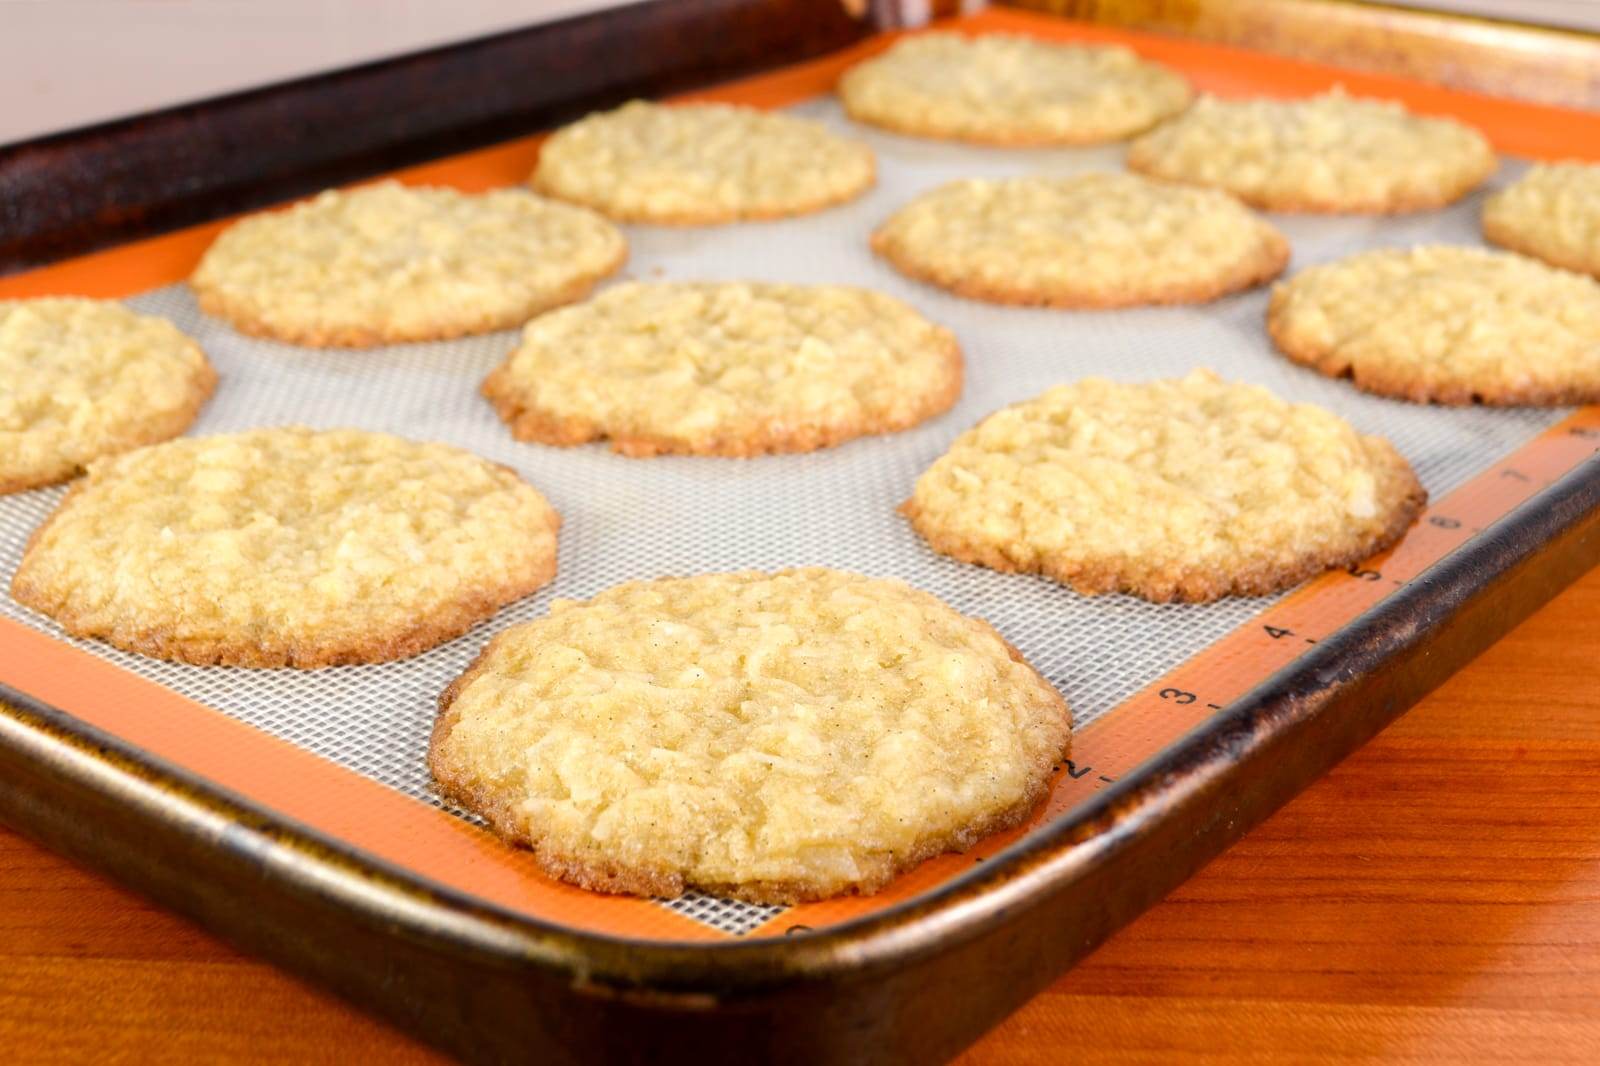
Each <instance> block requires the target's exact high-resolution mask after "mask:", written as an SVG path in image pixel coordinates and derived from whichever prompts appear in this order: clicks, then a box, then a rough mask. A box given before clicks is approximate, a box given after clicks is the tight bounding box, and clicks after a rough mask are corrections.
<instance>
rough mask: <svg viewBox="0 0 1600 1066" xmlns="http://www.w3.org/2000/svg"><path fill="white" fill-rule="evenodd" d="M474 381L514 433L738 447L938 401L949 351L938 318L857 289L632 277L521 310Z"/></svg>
mask: <svg viewBox="0 0 1600 1066" xmlns="http://www.w3.org/2000/svg"><path fill="white" fill-rule="evenodd" d="M483 391H484V394H485V395H486V396H488V398H489V400H490V401H491V402H492V403H493V404H494V406H495V410H497V411H498V412H499V413H500V417H501V418H503V419H504V420H505V421H506V423H507V424H509V425H510V426H511V429H512V432H513V433H514V434H515V435H516V437H517V439H519V440H533V441H539V442H541V443H544V444H562V445H566V444H582V443H584V442H586V441H591V440H598V439H602V438H609V439H610V441H611V446H612V448H614V449H616V450H617V451H619V452H622V453H624V454H626V455H633V456H649V455H659V454H661V453H663V452H677V453H687V454H694V455H723V456H750V455H759V454H763V453H767V452H798V451H810V450H811V449H814V448H823V447H828V446H830V445H833V444H838V443H840V442H841V441H845V440H849V439H850V438H852V437H858V436H861V435H863V434H869V433H889V432H893V431H895V430H901V429H906V428H908V427H910V426H913V425H915V424H917V423H918V422H921V421H923V420H925V419H927V418H930V417H932V416H933V415H936V414H938V413H940V412H942V411H945V410H947V409H948V408H949V407H950V405H951V404H953V403H954V402H955V400H956V397H957V396H958V395H959V394H960V392H961V352H960V349H959V348H958V347H957V345H956V340H955V337H953V336H952V335H951V334H950V331H949V330H946V329H943V328H941V327H939V326H936V325H934V324H933V323H931V322H929V321H928V320H927V319H925V318H923V317H922V316H921V315H919V314H917V313H916V312H915V311H913V310H912V309H911V308H909V307H907V306H906V305H905V304H903V303H901V302H900V301H899V300H896V299H893V298H892V297H889V296H884V295H882V294H881V293H876V292H871V291H869V290H866V289H854V288H846V287H843V286H837V285H769V284H759V283H744V282H725V283H700V284H692V283H689V284H685V283H637V284H628V285H619V286H616V287H615V288H612V289H609V290H607V291H606V292H604V293H602V294H601V295H599V296H598V297H596V298H595V299H593V300H590V301H588V302H587V303H583V304H579V305H577V306H575V307H568V308H564V309H562V310H560V311H555V312H552V313H550V314H547V315H541V316H540V317H538V318H536V319H534V320H533V321H532V322H530V323H528V326H527V328H526V329H524V330H523V333H522V344H521V346H520V347H518V348H517V350H516V351H514V352H512V353H511V356H510V357H509V358H508V359H507V360H506V361H505V362H504V363H502V364H501V365H500V366H499V367H498V368H496V369H495V371H494V372H493V373H491V374H490V375H489V377H488V379H487V380H486V381H485V382H484V385H483Z"/></svg>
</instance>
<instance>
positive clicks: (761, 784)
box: [429, 569, 1071, 903]
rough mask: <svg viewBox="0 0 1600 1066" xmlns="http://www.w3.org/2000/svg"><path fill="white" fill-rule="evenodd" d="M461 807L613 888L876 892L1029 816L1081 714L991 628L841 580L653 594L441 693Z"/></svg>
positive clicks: (576, 607) (900, 593)
mask: <svg viewBox="0 0 1600 1066" xmlns="http://www.w3.org/2000/svg"><path fill="white" fill-rule="evenodd" d="M439 707H440V712H439V719H438V722H437V723H436V725H435V727H434V733H433V745H432V748H431V750H430V752H429V765H430V767H431V768H432V770H433V774H434V777H435V779H436V780H437V781H438V783H439V790H440V792H441V793H442V794H443V795H444V796H445V797H447V798H448V799H451V800H454V801H455V802H457V803H460V804H461V805H462V806H464V807H466V808H467V809H469V810H471V811H474V812H475V813H477V814H480V815H482V816H483V817H484V818H485V819H487V820H488V822H489V824H490V826H491V827H493V828H494V830H495V831H496V832H497V833H499V834H500V835H501V836H503V837H505V838H506V839H507V840H509V841H512V842H513V843H518V844H523V845H526V846H528V847H530V848H532V849H533V853H534V856H535V858H536V859H537V860H538V863H539V865H540V866H541V867H543V868H544V869H545V870H546V871H547V872H549V873H550V874H552V875H553V876H556V877H560V878H563V879H564V880H567V881H572V882H574V883H576V884H579V885H582V886H584V887H585V888H590V889H595V890H597V891H602V892H628V893H634V894H637V895H654V896H676V895H678V894H679V893H681V892H683V891H685V890H686V889H689V888H698V889H701V890H703V891H706V892H712V893H715V894H717V895H720V896H727V897H732V898H737V899H744V900H751V901H755V902H764V903H793V902H797V901H800V900H807V899H821V898H824V897H827V896H833V895H838V894H840V893H844V892H863V893H867V892H873V891H876V890H877V889H878V888H880V887H882V886H883V885H884V884H885V883H886V882H887V881H888V880H889V879H890V878H891V877H893V876H894V875H895V874H896V873H898V872H899V871H901V870H905V869H908V868H909V867H911V866H914V865H916V864H917V863H919V862H921V861H922V860H924V859H927V858H930V857H932V856H934V855H938V854H940V853H941V852H945V851H960V850H964V849H966V848H967V847H970V846H971V845H972V844H973V843H975V842H976V841H977V840H979V839H981V838H982V837H984V836H986V835H988V834H989V833H992V832H994V831H996V830H998V829H1001V828H1004V827H1007V826H1011V825H1015V824H1016V823H1017V822H1019V821H1021V820H1022V819H1023V818H1024V817H1025V816H1026V815H1027V814H1028V813H1029V812H1030V811H1031V810H1033V808H1034V807H1035V806H1037V804H1038V803H1039V801H1040V800H1041V799H1042V798H1043V797H1044V794H1045V791H1046V788H1047V786H1048V782H1049V778H1050V774H1051V770H1052V768H1053V767H1054V766H1055V765H1056V764H1057V763H1058V762H1059V760H1060V759H1061V758H1062V757H1063V756H1064V755H1065V754H1066V751H1067V743H1068V736H1069V732H1070V727H1071V716H1070V713H1069V712H1068V710H1067V706H1066V704H1065V703H1064V702H1063V701H1062V699H1061V697H1060V696H1059V695H1057V694H1056V691H1055V690H1054V689H1053V688H1051V687H1050V684H1049V683H1048V682H1046V681H1045V680H1044V679H1043V678H1042V677H1040V676H1039V674H1038V673H1037V672H1035V671H1034V670H1033V669H1032V668H1031V667H1029V666H1028V665H1027V664H1026V663H1025V662H1023V661H1022V659H1021V657H1020V656H1019V655H1018V654H1017V653H1016V652H1015V651H1014V650H1013V649H1011V647H1010V646H1009V645H1007V644H1006V642H1005V641H1004V640H1003V639H1002V638H1001V637H1000V635H999V634H998V633H996V632H995V631H994V629H993V628H992V627H990V626H989V625H988V624H987V623H986V622H981V621H978V620H976V619H972V618H966V617H964V616H962V615H960V614H957V613H956V612H955V611H953V610H951V609H950V608H949V607H947V606H946V605H945V604H944V603H942V602H940V601H939V600H937V599H935V598H934V597H933V596H930V595H928V594H927V593H925V592H919V591H917V590H915V589H913V588H911V587H909V586H907V585H905V584H902V583H901V582H899V581H885V580H876V579H871V578H865V577H861V576H860V575H857V574H849V573H843V572H840V571H837V570H823V569H806V570H786V571H783V572H781V573H777V574H765V573H757V572H753V571H746V572H743V573H732V574H704V575H701V576H698V577H688V578H668V579H662V580H657V581H635V582H630V583H628V584H625V585H619V586H617V587H615V588H612V589H609V590H607V591H605V592H603V593H601V594H600V595H599V596H596V597H595V598H594V599H592V600H589V601H587V602H583V603H576V602H573V601H570V600H556V601H554V602H553V603H552V604H551V605H550V613H549V615H548V616H547V617H544V618H541V619H539V620H537V621H534V622H529V623H527V624H525V625H521V626H517V627H515V628H512V629H508V630H506V631H505V632H503V633H501V634H500V635H499V636H497V637H495V638H494V640H492V641H491V642H490V643H489V646H488V647H487V648H485V649H484V651H483V654H482V655H480V656H479V657H478V659H477V661H476V662H475V663H473V664H472V666H471V667H470V668H469V669H468V670H467V672H466V673H465V674H463V675H462V676H461V677H459V678H457V679H456V681H455V683H454V684H452V685H451V686H450V687H449V689H448V690H446V691H445V693H444V696H443V697H442V698H441V699H440V701H439Z"/></svg>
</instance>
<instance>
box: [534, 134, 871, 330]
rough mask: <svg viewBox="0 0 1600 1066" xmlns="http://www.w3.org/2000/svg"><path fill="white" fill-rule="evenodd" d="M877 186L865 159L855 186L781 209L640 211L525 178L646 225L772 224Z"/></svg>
mask: <svg viewBox="0 0 1600 1066" xmlns="http://www.w3.org/2000/svg"><path fill="white" fill-rule="evenodd" d="M877 183H878V161H877V159H876V158H875V157H874V158H871V159H868V161H867V174H866V178H865V179H864V180H863V181H862V182H861V184H860V185H859V186H856V187H854V188H850V189H845V190H843V191H841V192H835V193H829V194H827V195H824V196H817V197H812V198H809V199H805V200H799V199H797V200H792V201H789V202H788V203H786V204H785V205H784V206H782V207H774V208H765V209H761V208H758V209H725V210H713V209H707V210H704V211H640V210H632V209H629V208H624V207H619V206H617V205H616V204H615V203H613V202H612V201H611V200H610V199H608V198H606V197H604V196H586V195H583V194H582V193H578V192H576V191H574V190H571V189H567V188H563V187H560V186H557V185H554V184H552V183H551V182H550V181H549V180H548V179H543V178H540V176H539V171H538V168H537V167H535V169H534V172H533V174H532V175H530V176H529V178H528V186H529V188H531V189H532V190H533V191H534V192H536V193H538V194H539V195H541V196H548V197H550V199H552V200H560V201H562V202H563V203H569V204H577V205H578V206H579V207H587V208H588V209H589V210H591V211H594V212H597V213H599V214H601V215H604V216H605V217H606V218H608V219H610V220H611V221H613V222H621V223H623V224H625V225H627V224H631V225H646V226H726V225H733V224H735V223H738V222H773V221H776V220H778V219H784V218H795V217H798V216H800V215H814V214H817V213H818V212H819V211H826V210H828V209H829V208H832V207H838V206H840V205H841V204H847V203H850V202H851V201H852V200H858V199H860V198H861V197H862V196H865V195H866V194H867V193H868V192H869V191H871V189H872V188H873V186H875V185H876V184H877ZM530 317H531V316H530Z"/></svg>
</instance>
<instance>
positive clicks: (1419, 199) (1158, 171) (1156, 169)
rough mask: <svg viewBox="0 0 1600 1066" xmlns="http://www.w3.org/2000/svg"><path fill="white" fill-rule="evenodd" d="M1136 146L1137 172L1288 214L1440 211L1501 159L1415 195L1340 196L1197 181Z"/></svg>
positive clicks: (1132, 154) (1132, 153) (1130, 163)
mask: <svg viewBox="0 0 1600 1066" xmlns="http://www.w3.org/2000/svg"><path fill="white" fill-rule="evenodd" d="M1137 148H1138V146H1137V143H1135V145H1134V147H1132V148H1130V149H1129V150H1128V154H1127V158H1126V160H1125V161H1124V162H1125V164H1126V166H1127V168H1128V169H1129V170H1131V171H1133V172H1135V173H1137V174H1143V175H1145V176H1146V177H1149V178H1157V179H1159V180H1161V181H1176V182H1181V183H1183V184H1186V185H1198V186H1201V187H1202V188H1210V189H1221V190H1222V191H1223V192H1226V193H1229V194H1230V195H1232V196H1235V197H1237V198H1238V199H1240V200H1242V201H1243V202H1244V203H1246V204H1248V205H1250V206H1251V207H1254V208H1256V209H1257V210H1260V211H1273V212H1276V213H1278V214H1285V215H1411V214H1418V213H1420V212H1423V211H1437V210H1439V209H1441V208H1445V207H1449V206H1450V205H1451V204H1453V203H1456V202H1457V201H1459V200H1461V199H1462V198H1464V197H1466V196H1467V195H1468V194H1469V193H1471V192H1472V191H1473V190H1474V189H1476V188H1477V187H1478V186H1480V185H1482V184H1483V183H1484V182H1485V181H1487V180H1488V179H1489V177H1490V176H1491V175H1493V174H1494V172H1495V171H1496V170H1497V169H1499V160H1498V159H1497V158H1496V157H1495V156H1494V154H1493V153H1492V152H1491V153H1490V155H1489V157H1488V159H1487V161H1486V162H1485V163H1484V165H1483V167H1482V168H1481V169H1479V170H1471V171H1464V172H1463V173H1462V176H1461V177H1460V178H1459V179H1457V180H1456V181H1454V182H1451V183H1449V184H1447V185H1445V186H1444V187H1442V188H1440V189H1439V190H1437V191H1435V192H1431V193H1417V194H1413V195H1391V196H1382V197H1377V198H1372V197H1363V198H1361V199H1353V198H1351V199H1338V198H1333V197H1316V196H1304V195H1295V194H1290V193H1283V194H1276V193H1259V192H1250V191H1248V190H1244V189H1235V188H1233V187H1231V186H1230V185H1228V184H1227V183H1225V182H1206V181H1194V180H1192V179H1190V178H1188V177H1187V176H1185V175H1183V174H1173V173H1168V172H1167V171H1166V169H1165V168H1164V167H1161V166H1158V165H1156V164H1155V163H1154V161H1153V160H1151V159H1146V158H1145V157H1144V155H1143V153H1141V152H1139V151H1138V150H1137Z"/></svg>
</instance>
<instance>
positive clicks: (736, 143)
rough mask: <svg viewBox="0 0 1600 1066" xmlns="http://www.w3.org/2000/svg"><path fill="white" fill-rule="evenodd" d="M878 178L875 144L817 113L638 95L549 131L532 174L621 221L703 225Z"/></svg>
mask: <svg viewBox="0 0 1600 1066" xmlns="http://www.w3.org/2000/svg"><path fill="white" fill-rule="evenodd" d="M875 178H876V163H875V162H874V160H873V157H872V150H871V149H870V148H868V147H867V146H866V145H865V144H862V143H860V142H859V141H852V140H847V139H845V138H843V137H840V136H838V135H837V134H834V133H832V132H830V131H829V130H828V129H827V127H825V126H823V125H822V124H821V123H820V122H812V121H811V120H809V119H803V118H796V117H795V116H793V115H785V114H782V113H774V112H768V111H760V110H757V109H756V108H753V107H737V106H734V105H731V104H682V105H675V106H670V107H669V106H663V105H661V104H652V103H647V102H645V101H642V100H635V101H634V102H633V103H630V104H627V105H625V106H623V107H620V108H618V109H617V110H615V111H605V112H601V113H598V114H593V115H590V116H589V117H588V118H585V119H583V120H581V121H579V122H575V123H573V124H572V125H570V126H564V127H562V128H561V129H559V130H557V131H556V132H555V133H553V134H551V135H550V139H549V140H547V141H545V143H544V145H543V147H541V148H540V150H539V164H538V166H537V168H536V169H535V170H534V172H533V177H532V179H531V181H532V183H533V187H534V188H535V189H538V190H539V191H540V192H542V193H545V194H546V195H548V196H556V197H560V198H561V199H563V200H570V201H572V202H573V203H578V204H584V205H586V206H588V207H592V208H594V209H595V210H596V211H600V212H602V213H604V214H606V215H609V216H610V217H612V218H614V219H618V220H620V221H623V222H653V223H658V224H663V225H675V226H706V225H713V224H717V223H723V222H739V221H746V220H753V219H767V218H781V217H784V216H787V215H805V214H810V213H811V212H813V211H820V210H822V209H823V208H825V207H832V206H833V205H834V204H840V203H843V202H845V201H846V200H853V199H855V198H856V197H857V196H860V195H861V194H862V193H864V192H866V191H867V189H869V188H871V187H872V183H873V181H874V180H875Z"/></svg>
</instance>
